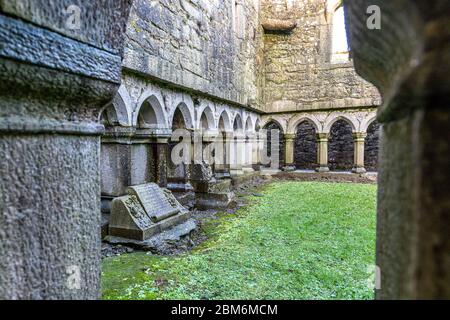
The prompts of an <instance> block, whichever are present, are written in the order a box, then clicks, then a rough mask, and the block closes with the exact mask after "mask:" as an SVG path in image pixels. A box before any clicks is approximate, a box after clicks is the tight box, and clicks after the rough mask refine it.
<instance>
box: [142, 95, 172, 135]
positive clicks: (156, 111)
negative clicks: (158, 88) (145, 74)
mask: <svg viewBox="0 0 450 320" xmlns="http://www.w3.org/2000/svg"><path fill="white" fill-rule="evenodd" d="M163 101H164V100H163V98H162V96H161V94H160V93H159V92H152V91H150V90H148V91H145V92H144V93H143V94H142V96H141V98H140V99H139V102H138V107H137V108H136V110H135V112H134V114H133V125H134V126H136V127H139V128H152V129H164V128H167V127H168V125H167V114H166V111H165V109H166V108H165V106H164V102H163Z"/></svg>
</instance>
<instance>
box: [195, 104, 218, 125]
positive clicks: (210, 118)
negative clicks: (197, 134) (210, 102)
mask: <svg viewBox="0 0 450 320" xmlns="http://www.w3.org/2000/svg"><path fill="white" fill-rule="evenodd" d="M197 129H207V130H216V129H217V126H216V121H215V119H214V112H213V111H212V109H211V107H210V106H206V107H204V108H203V109H202V110H201V111H200V112H199V118H198V120H197Z"/></svg>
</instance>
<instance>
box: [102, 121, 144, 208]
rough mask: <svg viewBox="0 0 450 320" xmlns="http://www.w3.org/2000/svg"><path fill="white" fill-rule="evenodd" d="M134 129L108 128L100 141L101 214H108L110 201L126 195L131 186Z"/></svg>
mask: <svg viewBox="0 0 450 320" xmlns="http://www.w3.org/2000/svg"><path fill="white" fill-rule="evenodd" d="M135 131H136V129H135V128H132V127H118V126H117V127H108V128H107V129H106V132H105V134H104V135H103V136H102V140H101V158H100V167H101V194H102V212H103V213H109V212H110V204H111V201H112V200H113V199H114V198H116V197H121V196H123V195H125V194H126V188H127V187H128V186H130V185H131V167H132V161H131V146H132V137H133V136H134V134H135Z"/></svg>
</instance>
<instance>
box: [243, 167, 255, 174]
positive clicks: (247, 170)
mask: <svg viewBox="0 0 450 320" xmlns="http://www.w3.org/2000/svg"><path fill="white" fill-rule="evenodd" d="M242 171H243V172H244V173H252V172H255V169H253V168H252V167H244V168H242Z"/></svg>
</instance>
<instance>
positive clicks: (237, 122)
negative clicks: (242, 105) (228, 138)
mask: <svg viewBox="0 0 450 320" xmlns="http://www.w3.org/2000/svg"><path fill="white" fill-rule="evenodd" d="M233 130H234V131H239V132H242V131H243V130H244V124H243V122H242V117H241V115H240V114H239V113H236V115H235V116H234V120H233Z"/></svg>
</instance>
